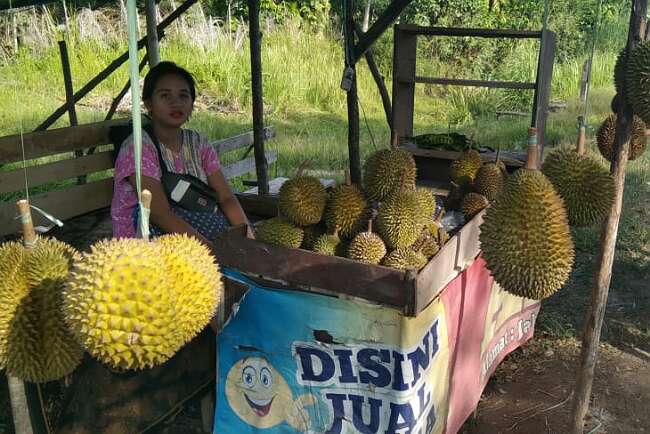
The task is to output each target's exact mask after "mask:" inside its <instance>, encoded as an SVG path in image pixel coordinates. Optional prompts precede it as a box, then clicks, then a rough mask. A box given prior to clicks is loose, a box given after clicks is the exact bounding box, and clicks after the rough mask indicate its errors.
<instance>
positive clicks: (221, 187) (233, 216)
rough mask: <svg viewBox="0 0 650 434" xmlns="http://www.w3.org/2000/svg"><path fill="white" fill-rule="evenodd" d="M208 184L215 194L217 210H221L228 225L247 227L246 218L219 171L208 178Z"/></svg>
mask: <svg viewBox="0 0 650 434" xmlns="http://www.w3.org/2000/svg"><path fill="white" fill-rule="evenodd" d="M208 184H209V185H210V187H212V189H213V190H214V191H215V193H217V199H218V200H219V208H221V211H222V212H223V213H224V214H225V216H226V218H227V219H228V221H229V222H230V224H231V225H233V226H237V225H243V224H247V225H249V223H248V218H247V217H246V214H245V213H244V210H243V209H242V207H241V205H240V203H239V201H238V200H237V197H235V195H234V194H233V192H232V190H231V189H230V185H229V184H228V181H227V180H226V178H225V177H224V176H223V173H222V172H221V169H219V170H217V171H216V172H214V173H212V174H211V175H210V176H208Z"/></svg>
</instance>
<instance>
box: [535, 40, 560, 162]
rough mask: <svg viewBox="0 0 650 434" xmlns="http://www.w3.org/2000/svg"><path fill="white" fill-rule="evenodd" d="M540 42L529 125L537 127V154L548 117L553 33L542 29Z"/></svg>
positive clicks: (544, 140)
mask: <svg viewBox="0 0 650 434" xmlns="http://www.w3.org/2000/svg"><path fill="white" fill-rule="evenodd" d="M540 44H541V47H540V52H539V61H538V64H537V81H536V84H535V96H534V100H533V114H532V120H531V126H533V127H536V128H537V147H538V148H539V155H540V156H543V155H544V145H545V144H546V137H545V132H546V119H547V118H548V103H549V101H550V99H551V81H552V80H553V63H554V62H555V46H556V36H555V33H553V32H551V31H550V30H546V29H544V30H543V31H542V39H541V42H540ZM540 161H541V160H540Z"/></svg>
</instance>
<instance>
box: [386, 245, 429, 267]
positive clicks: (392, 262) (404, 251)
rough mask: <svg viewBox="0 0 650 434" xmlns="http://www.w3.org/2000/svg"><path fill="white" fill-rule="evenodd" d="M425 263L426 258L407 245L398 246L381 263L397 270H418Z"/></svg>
mask: <svg viewBox="0 0 650 434" xmlns="http://www.w3.org/2000/svg"><path fill="white" fill-rule="evenodd" d="M426 264H427V258H426V257H425V256H424V255H423V254H422V253H421V252H416V251H414V250H413V249H410V248H408V247H406V248H404V247H400V248H397V249H395V250H393V251H392V252H390V253H389V254H388V255H386V257H385V258H384V260H383V261H382V265H384V266H385V267H392V268H396V269H398V270H416V271H417V270H419V269H420V268H422V267H424V266H425V265H426Z"/></svg>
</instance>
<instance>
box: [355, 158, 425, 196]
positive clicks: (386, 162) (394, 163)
mask: <svg viewBox="0 0 650 434" xmlns="http://www.w3.org/2000/svg"><path fill="white" fill-rule="evenodd" d="M416 174H417V170H416V167H415V159H414V158H413V155H412V154H411V153H410V152H409V151H407V150H405V149H400V148H393V149H382V150H380V151H377V152H375V153H374V154H372V155H371V156H370V157H368V159H367V160H366V163H365V164H364V176H363V181H364V190H365V192H366V194H367V195H368V198H369V199H370V200H373V201H380V202H381V201H383V200H386V199H388V198H389V197H391V196H393V195H394V194H395V193H396V192H398V191H399V190H400V189H401V188H405V189H413V188H415V178H416Z"/></svg>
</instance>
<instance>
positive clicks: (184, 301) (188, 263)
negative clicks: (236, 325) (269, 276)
mask: <svg viewBox="0 0 650 434" xmlns="http://www.w3.org/2000/svg"><path fill="white" fill-rule="evenodd" d="M154 244H156V245H159V246H160V247H161V254H162V255H163V256H165V262H166V269H165V274H166V275H168V276H169V277H170V279H172V278H173V279H174V281H173V282H170V284H171V285H172V288H174V290H175V292H176V303H177V313H176V315H177V317H178V319H179V323H178V327H179V330H180V331H181V333H182V335H183V336H182V339H183V342H188V341H190V340H191V339H192V338H193V337H194V336H196V335H197V334H198V333H199V332H200V331H201V330H203V328H204V327H205V326H206V325H208V323H209V322H210V320H211V319H212V317H213V316H214V314H215V312H216V310H217V306H218V304H219V302H220V301H221V288H222V285H223V283H222V281H221V273H220V271H219V265H218V264H217V263H216V262H215V259H214V257H213V256H212V255H211V254H210V250H209V249H208V248H207V247H206V246H205V245H204V244H203V243H201V242H200V241H199V240H198V239H196V238H194V237H190V236H187V235H185V234H166V235H162V236H160V237H157V238H156V239H155V240H154Z"/></svg>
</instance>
